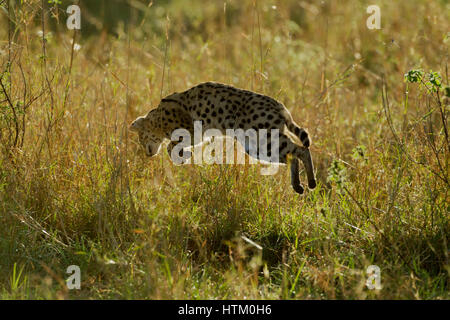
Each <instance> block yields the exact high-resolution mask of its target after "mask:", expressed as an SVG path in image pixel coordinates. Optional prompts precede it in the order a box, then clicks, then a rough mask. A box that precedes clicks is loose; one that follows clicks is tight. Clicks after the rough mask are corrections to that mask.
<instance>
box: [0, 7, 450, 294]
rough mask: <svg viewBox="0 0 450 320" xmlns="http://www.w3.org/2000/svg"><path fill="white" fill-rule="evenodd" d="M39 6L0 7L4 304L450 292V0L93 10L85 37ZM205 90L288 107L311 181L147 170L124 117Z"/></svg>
mask: <svg viewBox="0 0 450 320" xmlns="http://www.w3.org/2000/svg"><path fill="white" fill-rule="evenodd" d="M8 2H9V3H10V7H9V8H8ZM43 2H44V3H45V10H42V7H41V3H42V1H40V0H39V1H36V0H34V1H33V0H28V1H8V0H7V1H3V2H2V1H0V3H1V6H2V9H3V10H0V25H1V27H0V63H1V65H0V66H1V70H0V71H1V88H0V141H1V143H0V148H1V152H0V299H112V298H114V299H117V298H118V299H449V298H450V295H449V291H450V290H449V289H450V280H449V279H450V278H449V275H450V264H449V253H450V252H449V240H450V239H449V235H450V223H449V211H450V201H449V200H450V199H449V198H450V197H449V184H450V182H449V181H450V180H449V179H450V178H449V138H448V121H447V117H448V113H449V99H448V96H449V95H450V92H449V91H450V90H449V89H448V88H447V89H446V88H445V87H446V86H448V85H449V81H448V66H447V63H448V59H449V56H448V55H449V51H448V48H449V44H450V33H449V32H450V25H449V21H450V16H449V13H450V10H449V9H450V7H449V6H450V5H449V3H448V2H447V1H426V0H415V1H387V0H377V1H350V0H348V1H347V0H345V1H337V0H327V1H297V0H292V1H291V0H289V1H275V0H272V1H270V0H267V1H266V0H264V1H257V2H256V1H250V0H249V1H238V0H227V1H207V2H204V1H200V0H198V1H190V4H189V6H187V4H186V2H185V1H181V0H180V1H153V3H150V4H149V3H148V2H138V1H130V3H131V4H132V6H133V9H132V10H131V9H130V11H129V13H130V14H129V16H128V18H125V19H122V18H119V17H118V18H116V20H113V22H114V23H113V24H111V25H109V26H108V27H107V26H106V24H102V21H104V20H102V17H103V19H106V18H105V15H106V14H105V12H109V11H111V10H112V9H111V8H109V10H107V11H106V10H105V5H104V6H103V9H99V10H101V12H102V13H98V14H97V13H96V12H95V11H92V10H90V11H89V10H87V9H86V8H84V7H83V5H81V18H82V22H83V26H82V28H81V30H80V31H78V32H74V31H73V30H68V29H67V27H66V19H67V14H66V13H65V10H66V8H67V5H68V4H71V3H72V2H67V1H63V3H62V4H58V1H55V2H56V3H48V2H49V1H43ZM121 2H123V3H126V1H121ZM116 3H117V1H116V2H115V1H111V2H109V4H107V5H106V6H109V5H111V6H113V5H115V4H116ZM371 4H377V5H378V6H379V7H380V9H381V29H379V30H377V29H373V30H370V29H368V28H367V26H366V20H367V18H368V17H369V16H370V14H368V13H367V12H366V9H367V7H368V6H369V5H371ZM106 9H108V8H106ZM8 11H9V16H10V17H11V19H10V20H8ZM43 12H44V13H45V14H44V15H43ZM88 23H89V26H90V27H86V28H85V27H84V26H85V25H86V26H87V24H88ZM43 25H44V29H43V28H42V26H43ZM85 31H86V33H84V32H85ZM88 31H89V32H88ZM410 70H414V71H412V72H410V73H409V74H408V77H407V80H409V81H405V74H406V73H408V72H409V71H410ZM419 70H422V71H419ZM204 81H216V82H224V83H228V84H232V85H235V86H237V87H241V88H245V89H251V90H255V91H258V92H262V93H264V94H267V95H270V96H272V97H274V98H276V99H278V100H280V101H282V102H283V103H284V104H285V105H286V107H287V108H288V109H289V110H290V112H291V113H292V115H293V117H294V119H295V121H296V122H297V123H299V124H300V125H301V126H302V127H305V128H307V129H308V131H309V133H310V136H311V137H312V146H311V152H312V155H313V159H314V163H315V169H316V174H317V179H318V186H317V188H316V189H314V190H312V191H311V190H309V191H308V190H307V191H306V193H305V194H304V195H301V196H300V195H298V194H296V193H294V191H293V190H292V188H291V187H290V182H289V181H290V180H289V170H288V169H287V168H286V167H282V168H280V170H279V172H278V173H277V174H276V175H273V176H262V175H260V168H261V165H260V164H258V165H195V166H194V165H185V166H175V165H174V164H172V163H171V161H170V159H169V156H168V155H167V153H166V152H165V150H164V152H162V153H161V154H160V155H159V156H158V157H156V158H152V159H148V158H146V157H145V155H144V153H143V150H142V149H141V147H140V146H139V144H138V142H137V137H136V136H135V135H134V134H132V133H131V132H129V131H128V126H129V124H130V123H131V121H132V120H134V119H135V118H136V117H137V116H139V115H143V114H145V113H147V112H148V111H149V110H150V109H152V108H153V107H155V106H157V104H158V103H159V100H160V99H161V98H162V97H163V96H165V95H167V94H170V93H172V92H174V91H180V90H186V89H187V88H189V87H191V86H193V85H195V84H197V83H200V82H204ZM301 179H302V181H304V182H305V180H306V179H305V175H304V172H303V173H302V176H301ZM246 239H251V241H253V242H255V243H257V244H258V245H259V246H261V247H262V249H259V248H258V247H257V246H255V245H253V244H252V243H250V242H249V241H247V240H246ZM70 265H78V266H79V267H80V269H81V289H79V290H76V289H74V290H69V289H68V288H67V287H66V283H65V280H66V279H67V278H68V277H69V274H68V273H66V269H67V267H68V266H70ZM369 265H376V266H378V267H379V268H380V271H381V285H382V288H381V289H379V290H369V289H368V288H367V287H366V279H367V278H368V274H367V272H366V271H367V267H368V266H369Z"/></svg>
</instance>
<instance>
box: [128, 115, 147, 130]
mask: <svg viewBox="0 0 450 320" xmlns="http://www.w3.org/2000/svg"><path fill="white" fill-rule="evenodd" d="M144 121H145V118H144V117H139V118H137V119H136V120H134V121H133V122H132V123H131V125H130V130H131V131H139V130H141V129H142V128H143V126H144Z"/></svg>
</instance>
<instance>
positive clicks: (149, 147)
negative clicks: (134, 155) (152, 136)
mask: <svg viewBox="0 0 450 320" xmlns="http://www.w3.org/2000/svg"><path fill="white" fill-rule="evenodd" d="M147 150H148V153H149V154H152V147H151V146H148V147H147Z"/></svg>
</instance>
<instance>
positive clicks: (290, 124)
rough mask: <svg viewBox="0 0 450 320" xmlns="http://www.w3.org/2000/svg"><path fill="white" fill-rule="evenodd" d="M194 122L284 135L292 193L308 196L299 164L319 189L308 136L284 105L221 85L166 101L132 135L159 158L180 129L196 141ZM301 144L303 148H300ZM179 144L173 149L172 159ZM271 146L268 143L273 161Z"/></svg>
mask: <svg viewBox="0 0 450 320" xmlns="http://www.w3.org/2000/svg"><path fill="white" fill-rule="evenodd" d="M194 121H202V124H203V131H205V130H207V129H218V130H220V131H221V132H222V133H223V134H225V130H226V129H243V130H248V129H250V128H252V129H255V130H259V129H267V130H268V131H270V129H279V132H280V134H279V162H280V163H285V164H287V161H288V155H291V156H292V160H291V161H290V162H291V184H292V187H293V188H294V190H295V191H296V192H298V193H300V194H301V193H303V191H304V189H303V186H302V185H301V183H300V178H299V160H301V161H302V162H303V164H304V166H305V169H306V174H307V177H308V186H309V188H311V189H312V188H314V187H315V186H316V179H315V177H314V167H313V162H312V159H311V153H310V151H309V146H310V145H311V140H310V138H309V135H308V133H307V132H306V131H305V130H304V129H302V128H301V127H299V126H298V125H297V124H296V123H295V122H294V121H293V119H292V116H291V114H290V113H289V111H288V110H287V109H286V107H285V106H284V105H283V104H282V103H280V102H278V101H276V100H275V99H273V98H271V97H268V96H265V95H262V94H259V93H255V92H252V91H248V90H243V89H238V88H235V87H232V86H229V85H224V84H220V83H214V82H206V83H201V84H199V85H197V86H195V87H192V88H191V89H189V90H187V91H184V92H181V93H174V94H171V95H169V96H167V97H165V98H164V99H162V100H161V103H160V104H159V106H158V107H157V108H156V109H154V110H151V111H150V112H149V113H148V114H147V115H146V116H145V117H139V118H137V119H136V120H135V121H134V122H133V123H132V124H131V129H132V130H134V131H137V133H138V134H139V141H140V143H141V144H142V146H143V147H144V149H145V152H146V154H147V155H148V156H154V155H156V154H157V153H158V152H159V150H160V147H161V143H162V142H163V141H164V140H165V139H169V140H170V138H171V135H172V132H173V131H174V130H175V129H179V128H184V129H187V130H188V131H189V132H190V133H191V136H192V137H193V135H194ZM297 138H298V140H299V141H301V143H302V144H303V146H300V145H299V144H298V143H296V142H295V140H296V139H297ZM269 139H270V136H269V138H268V140H269ZM177 143H178V142H174V141H171V142H170V143H169V145H168V151H169V154H170V152H171V150H172V148H173V147H174V146H175V145H176V144H177ZM270 144H271V141H268V146H267V149H268V150H269V151H268V156H270V150H271V146H270Z"/></svg>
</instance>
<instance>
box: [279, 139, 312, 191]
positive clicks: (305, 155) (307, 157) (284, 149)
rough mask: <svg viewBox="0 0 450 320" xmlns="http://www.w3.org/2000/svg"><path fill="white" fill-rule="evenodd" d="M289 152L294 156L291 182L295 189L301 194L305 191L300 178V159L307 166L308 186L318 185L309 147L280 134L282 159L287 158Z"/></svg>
mask: <svg viewBox="0 0 450 320" xmlns="http://www.w3.org/2000/svg"><path fill="white" fill-rule="evenodd" d="M288 154H291V155H292V156H293V158H292V160H291V184H292V187H293V188H294V190H295V191H296V192H298V193H300V194H301V193H303V191H304V188H303V187H302V185H301V183H300V178H299V160H301V161H302V162H303V165H304V166H305V169H306V175H307V177H308V187H309V188H310V189H314V188H315V187H316V178H315V176H314V166H313V162H312V158H311V153H310V151H309V149H308V148H305V147H301V146H299V145H297V144H296V143H294V142H292V141H291V140H290V139H289V138H288V137H287V136H286V135H280V159H286V157H287V155H288Z"/></svg>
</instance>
